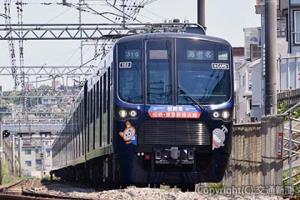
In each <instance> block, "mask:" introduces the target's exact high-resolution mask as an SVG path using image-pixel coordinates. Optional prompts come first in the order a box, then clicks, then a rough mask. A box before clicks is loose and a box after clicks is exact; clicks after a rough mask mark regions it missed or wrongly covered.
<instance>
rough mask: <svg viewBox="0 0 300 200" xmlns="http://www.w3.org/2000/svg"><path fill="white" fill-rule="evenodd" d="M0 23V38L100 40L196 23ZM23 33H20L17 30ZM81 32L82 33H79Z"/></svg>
mask: <svg viewBox="0 0 300 200" xmlns="http://www.w3.org/2000/svg"><path fill="white" fill-rule="evenodd" d="M123 25H124V24H122V23H121V24H22V26H21V25H20V24H10V25H9V27H7V25H3V24H0V40H102V39H116V38H120V37H123V36H127V35H132V34H136V33H138V32H147V31H149V30H150V31H152V32H159V31H164V30H165V29H166V28H167V29H170V30H171V31H173V32H175V31H176V32H180V31H183V30H184V29H185V28H186V27H191V26H196V27H199V28H202V29H203V27H202V26H200V25H198V24H186V23H155V24H151V23H144V24H140V23H136V24H126V26H123ZM20 31H22V32H23V34H22V35H20V34H19V32H20ZM81 33H82V34H81Z"/></svg>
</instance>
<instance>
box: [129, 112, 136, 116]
mask: <svg viewBox="0 0 300 200" xmlns="http://www.w3.org/2000/svg"><path fill="white" fill-rule="evenodd" d="M129 116H130V117H136V116H137V112H136V111H135V110H131V111H129Z"/></svg>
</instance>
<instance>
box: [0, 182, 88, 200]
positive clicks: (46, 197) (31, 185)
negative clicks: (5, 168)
mask: <svg viewBox="0 0 300 200" xmlns="http://www.w3.org/2000/svg"><path fill="white" fill-rule="evenodd" d="M0 199H1V200H6V199H7V200H32V199H34V200H37V199H40V200H55V199H71V200H79V199H81V200H91V199H90V198H81V197H71V196H66V195H54V194H49V193H48V192H47V190H46V189H45V187H44V186H41V185H40V181H38V179H24V180H20V181H18V182H16V183H13V184H11V185H9V186H6V187H3V188H0Z"/></svg>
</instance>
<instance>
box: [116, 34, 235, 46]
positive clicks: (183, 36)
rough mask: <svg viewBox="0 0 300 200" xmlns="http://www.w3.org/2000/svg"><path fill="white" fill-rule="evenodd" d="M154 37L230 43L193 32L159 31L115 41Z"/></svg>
mask: <svg viewBox="0 0 300 200" xmlns="http://www.w3.org/2000/svg"><path fill="white" fill-rule="evenodd" d="M155 38H195V39H200V40H206V41H211V42H217V43H222V44H226V45H229V46H231V44H230V43H229V42H228V41H226V40H224V39H221V38H218V37H213V36H208V35H202V34H195V33H182V32H179V33H176V32H174V33H173V32H164V33H161V32H160V33H143V34H136V35H130V36H125V37H122V38H121V39H119V40H118V41H117V43H120V42H126V41H132V40H144V39H155ZM117 43H116V44H117Z"/></svg>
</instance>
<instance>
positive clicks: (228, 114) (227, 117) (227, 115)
mask: <svg viewBox="0 0 300 200" xmlns="http://www.w3.org/2000/svg"><path fill="white" fill-rule="evenodd" d="M229 117H230V112H229V111H227V110H226V111H223V112H222V118H223V119H225V120H227V119H229Z"/></svg>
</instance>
